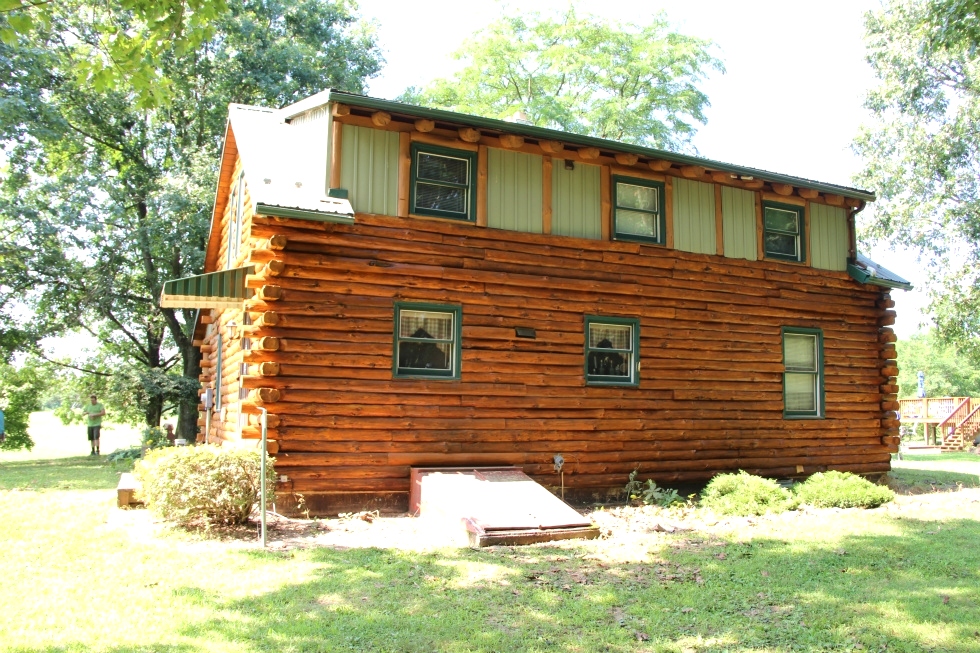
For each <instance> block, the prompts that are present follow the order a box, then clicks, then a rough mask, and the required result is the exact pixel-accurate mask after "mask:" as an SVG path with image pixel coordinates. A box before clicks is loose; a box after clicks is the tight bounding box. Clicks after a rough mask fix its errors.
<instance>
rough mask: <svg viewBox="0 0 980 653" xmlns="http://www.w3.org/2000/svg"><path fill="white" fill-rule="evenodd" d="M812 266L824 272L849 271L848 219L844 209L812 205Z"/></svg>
mask: <svg viewBox="0 0 980 653" xmlns="http://www.w3.org/2000/svg"><path fill="white" fill-rule="evenodd" d="M810 254H811V256H812V257H813V261H812V262H811V264H812V265H813V267H815V268H820V269H822V270H836V271H840V272H842V271H844V270H846V269H847V217H846V214H845V212H844V209H841V208H837V207H833V206H825V205H823V204H815V203H811V204H810Z"/></svg>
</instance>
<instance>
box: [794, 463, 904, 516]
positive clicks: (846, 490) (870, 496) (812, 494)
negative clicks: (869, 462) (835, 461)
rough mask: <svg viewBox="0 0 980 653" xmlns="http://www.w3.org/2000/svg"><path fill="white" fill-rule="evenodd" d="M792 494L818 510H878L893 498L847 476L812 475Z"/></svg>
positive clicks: (846, 474) (858, 478)
mask: <svg viewBox="0 0 980 653" xmlns="http://www.w3.org/2000/svg"><path fill="white" fill-rule="evenodd" d="M794 491H795V493H796V497H797V498H798V499H799V500H800V502H802V503H806V504H809V505H811V506H816V507H817V508H877V507H878V506H880V505H881V504H883V503H888V502H889V501H891V500H892V499H894V498H895V493H894V492H892V491H891V490H889V489H888V488H887V487H883V486H881V485H875V484H874V483H872V482H871V481H869V480H868V479H866V478H862V477H860V476H857V475H855V474H851V473H850V472H834V471H831V472H821V473H819V474H814V475H813V476H811V477H810V478H808V479H807V480H806V481H804V482H803V483H800V484H799V485H797V486H796V487H795V488H794Z"/></svg>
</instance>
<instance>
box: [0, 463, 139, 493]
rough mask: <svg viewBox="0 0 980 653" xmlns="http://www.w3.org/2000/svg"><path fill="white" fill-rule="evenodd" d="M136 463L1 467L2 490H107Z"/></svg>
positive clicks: (9, 465)
mask: <svg viewBox="0 0 980 653" xmlns="http://www.w3.org/2000/svg"><path fill="white" fill-rule="evenodd" d="M131 468H132V461H126V462H121V463H109V462H106V460H105V457H104V456H99V457H96V456H76V457H74V458H47V459H39V460H25V461H11V462H3V463H0V490H14V489H19V490H107V489H114V488H115V487H116V484H117V483H118V482H119V474H121V473H122V472H127V471H129V470H130V469H131Z"/></svg>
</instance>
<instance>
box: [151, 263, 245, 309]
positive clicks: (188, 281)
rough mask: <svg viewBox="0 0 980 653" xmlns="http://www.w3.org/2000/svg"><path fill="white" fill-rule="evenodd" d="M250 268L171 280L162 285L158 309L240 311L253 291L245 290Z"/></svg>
mask: <svg viewBox="0 0 980 653" xmlns="http://www.w3.org/2000/svg"><path fill="white" fill-rule="evenodd" d="M254 272H255V266H254V265H248V266H246V267H241V268H233V269H231V270H221V271H219V272H209V273H208V274H198V275H195V276H193V277H184V278H182V279H173V280H171V281H166V282H164V284H163V292H162V293H161V294H160V307H161V308H216V309H222V308H241V307H242V302H243V301H245V300H246V299H248V298H249V297H251V296H252V295H253V294H254V293H255V291H254V290H252V289H251V288H246V287H245V277H247V276H248V275H250V274H253V273H254Z"/></svg>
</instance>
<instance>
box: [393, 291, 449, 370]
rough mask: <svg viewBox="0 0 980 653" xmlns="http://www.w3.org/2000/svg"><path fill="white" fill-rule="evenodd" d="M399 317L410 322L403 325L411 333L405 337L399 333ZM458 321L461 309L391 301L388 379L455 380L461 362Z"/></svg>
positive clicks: (445, 305)
mask: <svg viewBox="0 0 980 653" xmlns="http://www.w3.org/2000/svg"><path fill="white" fill-rule="evenodd" d="M403 317H404V318H405V319H407V320H412V322H408V323H406V324H405V325H404V326H405V327H406V329H407V330H409V331H411V333H409V334H406V333H403V329H402V326H403V325H402V319H403ZM447 317H448V318H449V319H450V320H451V323H450V324H449V326H448V328H446V325H445V323H444V321H445V319H446V318H447ZM440 322H442V324H440ZM462 322H463V307H462V306H456V305H451V304H426V303H414V302H395V310H394V331H393V333H392V356H391V373H392V376H393V377H395V378H423V379H448V380H458V379H459V377H460V362H461V361H462V339H463V328H462ZM413 328H414V330H413ZM447 353H448V355H449V360H448V361H447V360H446V354H447Z"/></svg>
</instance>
